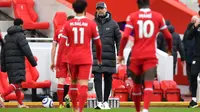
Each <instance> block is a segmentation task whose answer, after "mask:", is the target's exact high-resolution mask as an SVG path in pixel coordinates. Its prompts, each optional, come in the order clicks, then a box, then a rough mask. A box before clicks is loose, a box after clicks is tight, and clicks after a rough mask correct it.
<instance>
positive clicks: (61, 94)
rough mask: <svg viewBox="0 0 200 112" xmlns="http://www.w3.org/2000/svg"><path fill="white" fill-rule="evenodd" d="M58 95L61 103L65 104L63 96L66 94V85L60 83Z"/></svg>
mask: <svg viewBox="0 0 200 112" xmlns="http://www.w3.org/2000/svg"><path fill="white" fill-rule="evenodd" d="M57 96H58V102H59V105H63V96H64V85H63V84H58V86H57Z"/></svg>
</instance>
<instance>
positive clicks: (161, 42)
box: [157, 32, 167, 52]
mask: <svg viewBox="0 0 200 112" xmlns="http://www.w3.org/2000/svg"><path fill="white" fill-rule="evenodd" d="M157 48H158V49H160V50H161V51H163V52H167V41H166V39H165V37H164V35H163V33H162V32H160V33H159V34H158V36H157Z"/></svg>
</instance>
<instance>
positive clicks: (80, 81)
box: [78, 80, 88, 85]
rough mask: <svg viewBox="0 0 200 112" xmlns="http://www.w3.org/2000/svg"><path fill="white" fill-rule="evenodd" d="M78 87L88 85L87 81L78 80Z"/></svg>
mask: <svg viewBox="0 0 200 112" xmlns="http://www.w3.org/2000/svg"><path fill="white" fill-rule="evenodd" d="M78 82H79V84H80V85H88V80H79V81H78Z"/></svg>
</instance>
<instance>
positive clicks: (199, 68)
mask: <svg viewBox="0 0 200 112" xmlns="http://www.w3.org/2000/svg"><path fill="white" fill-rule="evenodd" d="M193 38H195V45H194V55H193V61H192V67H191V77H190V84H191V87H192V100H191V102H190V104H189V106H188V107H189V108H195V107H198V104H197V99H196V92H197V77H198V74H199V72H200V21H199V19H197V20H196V21H195V23H194V24H192V27H191V29H190V30H189V32H188V35H187V39H193Z"/></svg>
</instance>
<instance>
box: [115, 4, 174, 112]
mask: <svg viewBox="0 0 200 112" xmlns="http://www.w3.org/2000/svg"><path fill="white" fill-rule="evenodd" d="M137 4H138V7H139V11H137V12H134V13H131V14H130V15H129V16H128V17H127V20H126V27H125V30H124V34H123V37H122V39H121V42H120V52H119V57H118V61H119V62H120V63H121V62H122V60H123V59H124V57H123V51H124V48H125V46H126V43H127V41H128V37H129V34H130V33H131V31H132V30H133V32H134V35H135V36H134V37H135V40H134V46H133V47H132V51H131V52H132V54H131V63H130V65H129V69H130V71H131V73H132V79H133V81H134V88H133V90H132V96H133V97H132V98H133V101H134V102H135V107H136V112H140V100H141V86H142V74H143V75H144V92H143V93H144V109H143V111H142V112H148V110H149V104H150V102H151V98H152V95H153V88H152V87H153V80H154V76H155V74H156V65H157V64H158V59H157V57H156V37H157V34H158V32H160V31H161V32H163V34H164V35H165V37H166V40H167V43H168V51H169V52H171V49H172V36H171V34H170V33H169V31H168V29H167V26H166V25H165V20H164V18H163V16H162V15H161V14H160V13H158V12H154V11H151V9H150V8H149V0H137Z"/></svg>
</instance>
